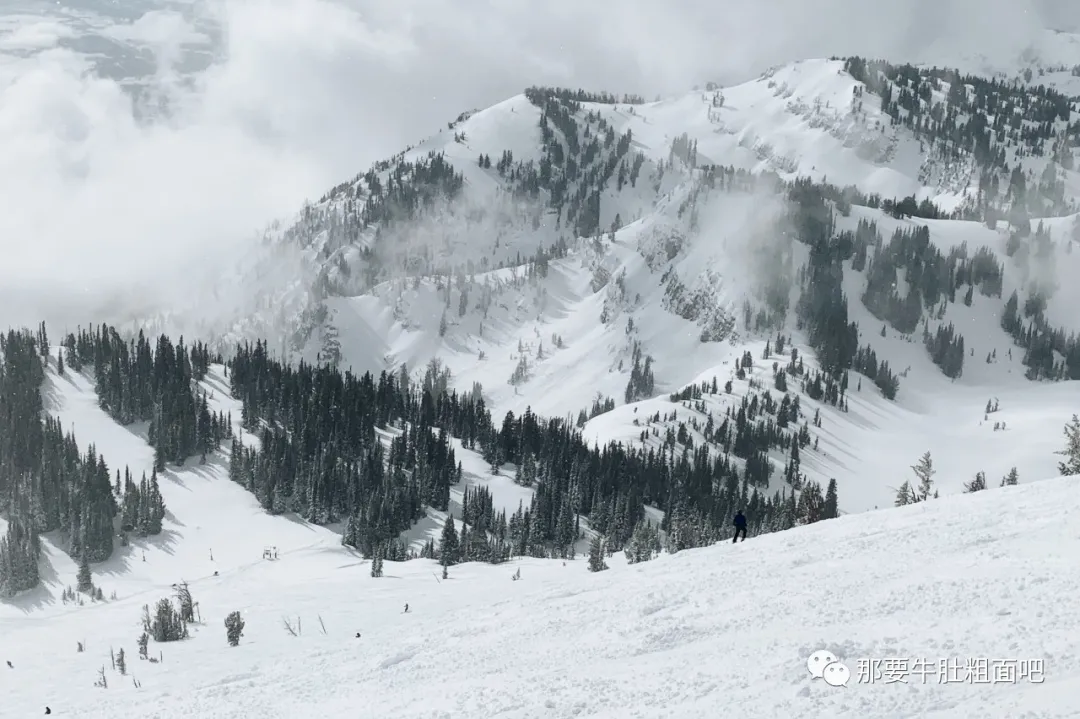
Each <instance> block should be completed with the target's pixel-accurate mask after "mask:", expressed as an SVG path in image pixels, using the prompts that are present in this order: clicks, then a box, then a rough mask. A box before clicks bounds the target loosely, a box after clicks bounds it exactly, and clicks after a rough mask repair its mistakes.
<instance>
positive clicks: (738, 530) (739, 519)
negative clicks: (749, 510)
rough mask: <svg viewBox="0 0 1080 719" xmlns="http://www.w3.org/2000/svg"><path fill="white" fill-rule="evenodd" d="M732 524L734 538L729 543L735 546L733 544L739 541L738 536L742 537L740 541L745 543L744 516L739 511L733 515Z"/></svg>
mask: <svg viewBox="0 0 1080 719" xmlns="http://www.w3.org/2000/svg"><path fill="white" fill-rule="evenodd" d="M734 524H735V536H734V538H732V540H731V543H732V544H735V542H737V541H739V535H740V534H741V535H742V540H743V541H744V542H745V541H746V516H745V515H744V514H743V513H742V510H741V509H740V510H739V511H738V512H736V513H735V522H734Z"/></svg>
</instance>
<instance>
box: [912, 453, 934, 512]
mask: <svg viewBox="0 0 1080 719" xmlns="http://www.w3.org/2000/svg"><path fill="white" fill-rule="evenodd" d="M911 470H912V471H913V472H914V473H915V477H916V478H917V479H918V480H919V487H918V489H917V490H916V492H915V496H916V497H917V499H918V501H920V502H925V501H926V500H927V499H929V498H930V497H931V496H932V493H933V490H934V480H933V477H934V475H935V474H936V472H935V470H934V462H933V460H932V459H931V458H930V452H929V451H927V452H924V453H923V455H922V457H920V458H919V461H918V462H917V463H916V464H913V465H912V466H911Z"/></svg>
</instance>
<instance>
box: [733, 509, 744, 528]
mask: <svg viewBox="0 0 1080 719" xmlns="http://www.w3.org/2000/svg"><path fill="white" fill-rule="evenodd" d="M735 527H736V529H745V528H746V517H745V516H743V513H742V512H738V513H736V514H735Z"/></svg>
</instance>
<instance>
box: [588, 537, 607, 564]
mask: <svg viewBox="0 0 1080 719" xmlns="http://www.w3.org/2000/svg"><path fill="white" fill-rule="evenodd" d="M607 568H608V565H607V562H605V561H604V541H603V540H602V539H601V538H600V535H599V534H597V535H595V536H594V537H593V538H592V542H591V543H590V544H589V571H590V572H602V571H604V570H605V569H607Z"/></svg>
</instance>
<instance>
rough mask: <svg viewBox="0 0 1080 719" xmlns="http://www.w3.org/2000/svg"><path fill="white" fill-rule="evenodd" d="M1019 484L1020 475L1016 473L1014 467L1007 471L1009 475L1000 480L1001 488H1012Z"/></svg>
mask: <svg viewBox="0 0 1080 719" xmlns="http://www.w3.org/2000/svg"><path fill="white" fill-rule="evenodd" d="M1019 482H1020V475H1019V474H1017V472H1016V467H1013V468H1012V469H1010V470H1009V473H1008V474H1006V475H1005V476H1004V477H1002V478H1001V486H1002V487H1012V486H1015V485H1016V484H1018V483H1019Z"/></svg>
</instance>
